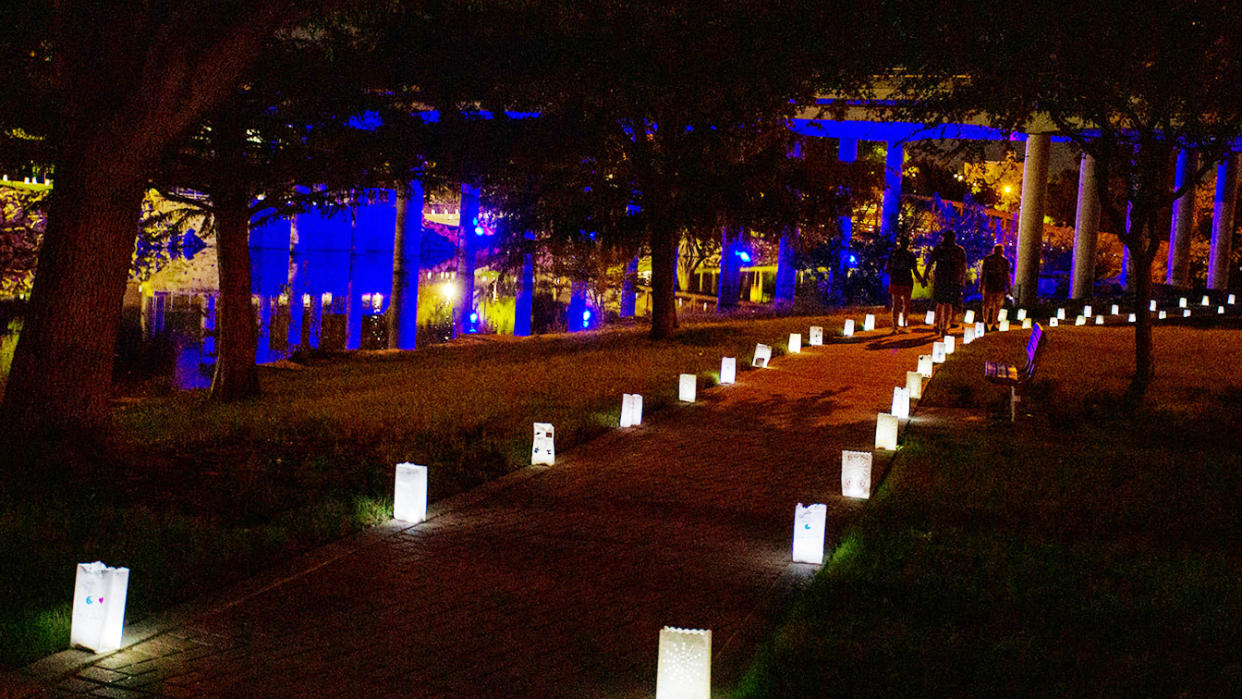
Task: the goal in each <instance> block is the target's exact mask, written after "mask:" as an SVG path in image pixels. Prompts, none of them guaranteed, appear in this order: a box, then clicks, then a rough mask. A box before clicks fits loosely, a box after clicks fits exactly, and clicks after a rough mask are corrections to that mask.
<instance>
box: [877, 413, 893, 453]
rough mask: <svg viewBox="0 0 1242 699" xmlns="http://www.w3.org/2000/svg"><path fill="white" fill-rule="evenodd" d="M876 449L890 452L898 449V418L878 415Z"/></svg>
mask: <svg viewBox="0 0 1242 699" xmlns="http://www.w3.org/2000/svg"><path fill="white" fill-rule="evenodd" d="M875 448H876V449H887V450H889V451H893V450H895V449H897V418H895V417H893V416H892V415H889V414H888V413H877V414H876V418H875Z"/></svg>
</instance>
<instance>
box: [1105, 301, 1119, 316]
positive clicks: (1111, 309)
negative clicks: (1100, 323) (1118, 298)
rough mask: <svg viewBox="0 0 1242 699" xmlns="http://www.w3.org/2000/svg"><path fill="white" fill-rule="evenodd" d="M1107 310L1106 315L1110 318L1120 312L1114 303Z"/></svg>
mask: <svg viewBox="0 0 1242 699" xmlns="http://www.w3.org/2000/svg"><path fill="white" fill-rule="evenodd" d="M1108 310H1109V313H1108V314H1109V315H1111V316H1115V315H1117V314H1118V313H1120V312H1121V309H1120V308H1119V307H1118V306H1117V304H1115V303H1114V304H1113V305H1112V306H1110V307H1109V309H1108Z"/></svg>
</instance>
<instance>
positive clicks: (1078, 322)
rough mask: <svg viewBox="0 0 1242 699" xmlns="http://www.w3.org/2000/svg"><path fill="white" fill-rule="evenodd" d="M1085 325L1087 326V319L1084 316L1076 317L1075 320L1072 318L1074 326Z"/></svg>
mask: <svg viewBox="0 0 1242 699" xmlns="http://www.w3.org/2000/svg"><path fill="white" fill-rule="evenodd" d="M1086 324H1087V319H1086V318H1085V317H1084V316H1077V317H1076V318H1074V325H1086Z"/></svg>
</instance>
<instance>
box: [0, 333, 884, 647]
mask: <svg viewBox="0 0 1242 699" xmlns="http://www.w3.org/2000/svg"><path fill="white" fill-rule="evenodd" d="M855 317H857V318H859V319H861V313H859V314H856V316H855ZM843 318H844V316H836V317H832V318H829V317H825V316H818V317H785V318H767V319H758V320H738V321H732V322H727V323H703V324H696V325H694V326H692V327H687V328H685V329H684V330H683V332H682V333H681V336H680V337H679V338H678V340H676V341H674V342H651V341H649V340H648V339H647V338H646V334H645V330H643V329H640V328H633V329H626V330H608V331H601V332H595V333H586V334H582V335H578V336H564V335H562V336H549V337H539V338H532V339H530V340H526V341H512V340H507V339H501V338H496V339H479V340H475V341H472V342H470V343H465V344H460V345H452V346H436V347H427V348H425V349H421V350H418V351H415V352H413V353H396V354H387V353H377V354H370V355H357V356H353V357H350V358H344V359H339V358H338V359H334V360H331V361H319V362H312V363H311V364H309V365H308V366H307V367H306V368H304V369H300V370H291V369H274V368H265V369H263V371H262V381H263V386H264V390H265V395H264V397H263V398H261V399H259V400H255V401H251V402H246V403H240V404H235V405H227V406H221V405H214V404H211V403H209V402H207V401H206V399H205V396H204V395H203V394H202V393H201V392H199V393H185V394H178V395H173V396H169V397H164V398H155V399H143V400H140V401H131V402H126V403H124V404H123V405H121V406H118V408H117V411H116V415H115V422H116V429H115V435H114V439H113V442H112V444H110V445H109V447H108V448H107V449H106V451H105V453H98V454H94V453H92V454H85V455H84V454H76V455H62V454H48V455H43V454H33V455H32V454H26V455H25V461H26V462H34V463H35V465H36V468H35V469H34V470H33V471H23V472H21V473H22V474H23V475H22V477H20V478H19V477H15V474H16V473H18V472H17V471H16V468H17V467H12V468H6V469H4V470H2V471H0V474H7V476H8V478H7V481H8V482H7V484H5V485H4V487H3V488H0V532H3V536H0V571H4V574H3V576H0V599H3V600H4V601H5V604H4V605H0V668H13V667H18V666H21V665H23V664H25V663H27V662H30V661H32V660H34V659H37V658H39V657H41V656H43V655H46V654H48V653H51V652H54V651H56V650H59V649H61V648H64V647H65V646H66V645H67V643H68V638H69V605H70V602H71V599H72V594H73V577H74V565H75V564H76V563H78V562H85V561H93V560H97V559H98V560H102V561H104V562H105V563H108V564H109V565H124V566H128V567H129V568H130V569H131V574H130V592H129V606H128V610H127V613H126V617H127V619H128V620H130V621H133V620H136V619H138V618H141V617H143V616H146V615H148V614H150V613H151V612H153V611H156V610H159V609H161V608H165V607H168V606H170V605H171V604H173V603H175V602H177V601H180V600H184V599H187V598H190V597H192V596H194V595H196V594H199V593H201V592H203V591H205V590H207V589H212V588H215V587H217V586H219V585H221V584H227V583H228V582H230V581H232V580H236V579H239V578H241V577H243V576H245V575H247V574H248V573H251V572H253V571H256V570H258V569H260V568H262V567H264V566H267V565H270V564H271V563H272V562H273V561H274V560H279V559H280V558H282V557H288V556H290V555H292V554H293V553H295V552H297V551H300V550H303V549H306V548H308V547H311V546H314V545H316V544H320V543H323V542H325V541H329V540H332V539H335V538H339V537H341V536H344V535H345V534H348V533H349V532H351V531H354V530H356V529H358V528H361V527H365V526H367V525H370V524H374V523H376V522H378V521H381V520H384V519H386V518H388V517H390V516H391V510H392V471H393V465H394V464H395V463H397V462H401V461H412V462H415V463H420V464H424V465H427V466H429V467H430V491H431V499H432V500H433V501H434V500H437V499H440V498H443V497H446V496H448V495H451V494H454V493H456V492H460V491H462V490H465V489H467V488H470V487H471V486H474V485H477V484H479V483H482V482H484V481H486V480H488V479H491V478H494V477H497V476H500V475H503V474H505V473H508V472H510V471H512V470H514V469H516V468H520V467H522V466H524V465H526V464H528V463H529V462H530V442H531V436H532V427H531V425H532V423H533V422H535V421H540V422H551V423H553V424H554V425H555V426H556V432H557V449H558V451H560V452H564V450H566V449H569V448H571V447H572V446H573V445H574V444H578V443H582V442H583V441H585V440H588V439H590V438H591V437H593V436H596V435H598V434H600V433H602V432H604V431H605V430H608V429H612V428H613V427H614V426H615V425H616V424H617V421H618V417H619V415H620V409H621V394H622V393H624V392H629V393H641V394H642V395H643V399H644V401H643V402H644V412H645V416H644V419H658V413H659V411H660V410H662V409H670V406H674V405H675V403H676V399H677V376H678V374H680V373H682V372H696V373H698V374H699V376H700V386H704V385H710V384H712V383H715V380H716V373H717V372H718V371H719V368H720V358H721V356H736V357H737V358H738V364H739V370H743V369H744V367H745V366H746V365H748V364H749V361H750V357H751V353H752V351H753V349H754V345H755V343H756V342H765V343H768V344H772V345H773V346H774V352H775V353H777V354H779V353H780V352H782V351H783V349H784V345H785V341H786V339H787V338H788V336H789V333H790V332H802V333H803V336H804V338H805V336H806V332H807V327H808V326H809V325H812V324H816V325H822V326H824V328H825V331H826V333H827V334H828V335H832V334H833V333H834V331H835V332H839V330H840V327H841V325H842V322H841V321H842V319H843ZM672 409H675V408H672ZM31 449H33V448H30V447H28V449H27V451H30V450H31ZM18 457H19V460H21V457H22V455H18ZM13 458H14V455H13V454H12V453H7V454H0V459H13ZM83 463H86V464H87V467H84V466H83ZM66 484H68V485H67V486H66Z"/></svg>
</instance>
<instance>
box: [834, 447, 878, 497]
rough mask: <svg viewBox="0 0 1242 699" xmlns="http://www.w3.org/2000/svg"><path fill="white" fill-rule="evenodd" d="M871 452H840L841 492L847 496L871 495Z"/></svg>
mask: <svg viewBox="0 0 1242 699" xmlns="http://www.w3.org/2000/svg"><path fill="white" fill-rule="evenodd" d="M871 456H872V454H871V452H869V451H848V450H845V451H842V452H841V494H842V495H844V496H845V497H847V498H869V497H871Z"/></svg>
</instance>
